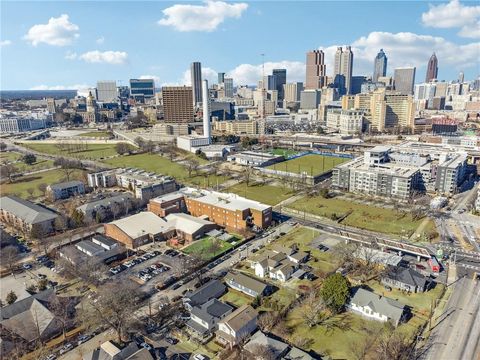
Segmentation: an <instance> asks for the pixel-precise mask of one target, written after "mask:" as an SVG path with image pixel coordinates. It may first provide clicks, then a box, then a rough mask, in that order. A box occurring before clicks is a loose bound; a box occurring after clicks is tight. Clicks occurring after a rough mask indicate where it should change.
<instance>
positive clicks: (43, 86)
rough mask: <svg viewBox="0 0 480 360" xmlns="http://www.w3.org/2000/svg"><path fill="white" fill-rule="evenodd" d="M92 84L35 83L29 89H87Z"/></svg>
mask: <svg viewBox="0 0 480 360" xmlns="http://www.w3.org/2000/svg"><path fill="white" fill-rule="evenodd" d="M91 87H92V86H90V85H86V84H76V85H37V86H34V87H31V88H30V89H29V90H83V89H89V88H91Z"/></svg>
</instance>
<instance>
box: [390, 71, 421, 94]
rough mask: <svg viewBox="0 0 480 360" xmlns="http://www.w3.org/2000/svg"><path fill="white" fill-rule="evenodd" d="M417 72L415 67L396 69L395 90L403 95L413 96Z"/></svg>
mask: <svg viewBox="0 0 480 360" xmlns="http://www.w3.org/2000/svg"><path fill="white" fill-rule="evenodd" d="M415 71H416V69H415V68H414V67H405V68H396V69H395V72H394V75H393V79H394V80H393V81H394V84H395V90H396V91H399V92H401V93H402V94H407V95H412V94H413V85H414V84H415Z"/></svg>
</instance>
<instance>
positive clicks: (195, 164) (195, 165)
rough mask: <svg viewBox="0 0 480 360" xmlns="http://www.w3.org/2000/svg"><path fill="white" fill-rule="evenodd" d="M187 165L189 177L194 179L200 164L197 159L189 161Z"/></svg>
mask: <svg viewBox="0 0 480 360" xmlns="http://www.w3.org/2000/svg"><path fill="white" fill-rule="evenodd" d="M185 163H186V167H187V171H188V177H192V172H194V171H195V172H197V170H198V167H199V166H200V163H199V162H198V160H196V159H187V160H186V161H185Z"/></svg>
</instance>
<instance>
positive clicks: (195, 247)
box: [182, 237, 232, 260]
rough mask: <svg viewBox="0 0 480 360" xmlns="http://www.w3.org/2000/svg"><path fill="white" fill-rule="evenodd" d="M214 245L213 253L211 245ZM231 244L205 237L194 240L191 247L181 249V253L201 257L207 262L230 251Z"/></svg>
mask: <svg viewBox="0 0 480 360" xmlns="http://www.w3.org/2000/svg"><path fill="white" fill-rule="evenodd" d="M214 243H216V245H217V248H216V249H215V252H213V251H212V250H214V249H213V244H214ZM231 247H232V244H230V243H229V242H226V241H223V240H219V239H215V238H212V237H207V238H205V239H201V240H196V241H194V242H193V243H192V244H191V245H189V246H187V247H186V248H184V249H182V251H183V252H184V253H186V254H195V255H197V256H199V257H201V258H202V259H204V260H209V259H211V258H213V257H215V256H217V255H220V254H222V253H224V252H225V251H227V250H228V249H230V248H231Z"/></svg>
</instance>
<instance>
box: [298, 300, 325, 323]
mask: <svg viewBox="0 0 480 360" xmlns="http://www.w3.org/2000/svg"><path fill="white" fill-rule="evenodd" d="M326 309H327V307H326V305H325V303H324V302H323V300H322V299H321V298H320V297H318V296H317V295H316V294H315V292H314V291H312V292H310V294H309V295H307V296H306V297H305V300H304V301H303V303H302V307H301V311H300V313H301V315H302V318H303V320H304V321H305V323H306V324H307V325H308V326H309V327H314V326H316V325H318V324H320V323H321V322H322V321H323V320H325V319H326V318H328V316H327V315H326V314H325V310H326Z"/></svg>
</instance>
